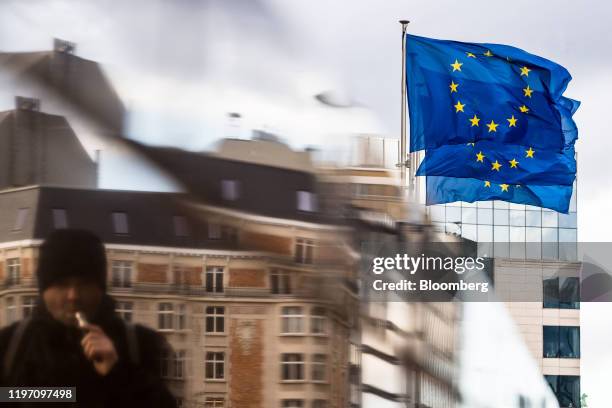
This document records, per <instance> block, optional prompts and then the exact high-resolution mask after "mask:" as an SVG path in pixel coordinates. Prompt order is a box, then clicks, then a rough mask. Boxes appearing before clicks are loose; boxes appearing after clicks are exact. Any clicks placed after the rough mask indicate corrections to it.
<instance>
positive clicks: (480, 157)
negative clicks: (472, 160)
mask: <svg viewBox="0 0 612 408" xmlns="http://www.w3.org/2000/svg"><path fill="white" fill-rule="evenodd" d="M484 158H485V155H484V154H482V152H478V153H476V161H477V162H481V163H484Z"/></svg>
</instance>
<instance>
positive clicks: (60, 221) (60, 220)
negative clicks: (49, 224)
mask: <svg viewBox="0 0 612 408" xmlns="http://www.w3.org/2000/svg"><path fill="white" fill-rule="evenodd" d="M51 215H52V218H53V228H55V229H62V228H68V217H67V216H66V210H65V209H64V208H54V209H52V210H51Z"/></svg>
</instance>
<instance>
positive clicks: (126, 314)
mask: <svg viewBox="0 0 612 408" xmlns="http://www.w3.org/2000/svg"><path fill="white" fill-rule="evenodd" d="M133 310H134V303H133V302H123V301H118V302H117V304H116V306H115V312H117V314H118V315H119V317H121V318H122V319H123V320H124V321H126V322H131V321H132V313H133Z"/></svg>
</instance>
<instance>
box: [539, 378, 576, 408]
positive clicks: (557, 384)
mask: <svg viewBox="0 0 612 408" xmlns="http://www.w3.org/2000/svg"><path fill="white" fill-rule="evenodd" d="M544 378H546V381H547V382H548V385H550V388H552V390H553V392H554V394H555V396H556V397H557V401H558V402H559V406H560V407H562V408H566V407H574V408H577V407H579V406H580V376H577V375H545V376H544Z"/></svg>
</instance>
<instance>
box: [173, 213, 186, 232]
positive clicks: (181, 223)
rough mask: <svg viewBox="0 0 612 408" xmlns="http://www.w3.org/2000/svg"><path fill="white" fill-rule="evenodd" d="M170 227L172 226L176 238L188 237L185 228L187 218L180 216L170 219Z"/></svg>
mask: <svg viewBox="0 0 612 408" xmlns="http://www.w3.org/2000/svg"><path fill="white" fill-rule="evenodd" d="M172 225H173V226H174V235H175V236H177V237H188V236H189V229H188V228H187V218H185V217H184V216H182V215H175V216H173V217H172Z"/></svg>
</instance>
